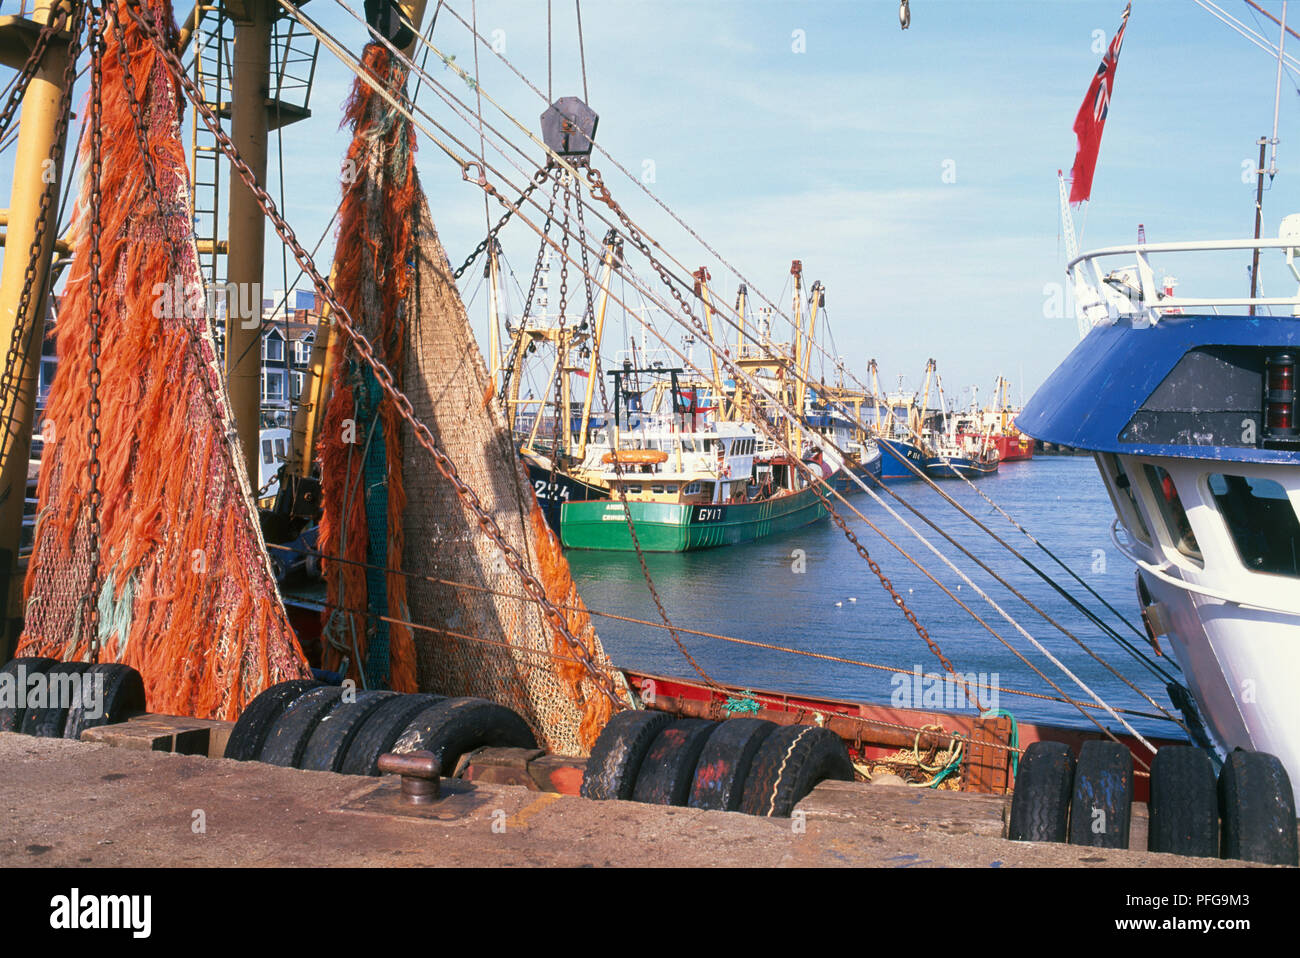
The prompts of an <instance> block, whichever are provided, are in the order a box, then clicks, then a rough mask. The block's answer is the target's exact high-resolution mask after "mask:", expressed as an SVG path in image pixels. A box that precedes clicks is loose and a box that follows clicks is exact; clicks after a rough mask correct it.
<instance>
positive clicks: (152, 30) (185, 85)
mask: <svg viewBox="0 0 1300 958" xmlns="http://www.w3.org/2000/svg"><path fill="white" fill-rule="evenodd" d="M125 3H126V6H127V13H128V15H129V16H130V17H131V18H132V20H134V21H135V22H136V24H137V25H138V26H139V27H140V28H141V29H142V30H143V31H144V32H145V34H146V35H147V36H148V37H149V39H150V41H151V42H152V43H153V45H154V47H155V49H156V50H157V52H158V54H159V55H160V56H161V57H162V59H163V62H164V63H166V64H167V66H168V68H169V70H170V72H171V73H172V75H173V77H174V78H175V79H176V80H177V81H178V82H179V83H180V86H181V89H182V90H183V92H184V93H185V96H186V98H187V99H188V100H189V101H190V102H191V104H192V105H193V107H194V109H195V112H196V113H197V114H198V115H199V116H201V117H202V119H203V122H204V125H205V126H207V127H208V129H209V130H210V131H211V132H212V134H213V137H214V139H215V140H216V142H217V145H218V146H219V147H220V148H221V151H222V152H223V153H224V154H225V155H226V157H227V158H228V159H229V160H230V163H231V166H232V168H233V171H234V172H235V173H237V174H238V175H239V177H240V179H241V180H242V181H243V182H244V184H245V185H246V186H247V187H248V189H249V190H250V191H251V192H252V193H253V195H254V197H255V198H256V199H257V201H258V204H259V205H260V206H261V208H262V212H263V213H264V214H265V215H266V217H267V218H268V219H269V220H270V221H271V225H272V226H273V227H274V228H275V231H276V233H277V235H278V236H279V237H280V239H281V240H282V241H283V242H284V243H285V244H286V245H287V246H288V247H289V249H290V250H291V251H292V253H293V256H294V259H295V260H296V261H297V263H298V265H299V266H300V267H301V268H302V270H303V272H304V273H306V274H307V276H309V277H310V278H311V281H312V284H313V285H314V286H315V288H316V291H317V293H319V294H320V296H321V298H322V299H323V300H324V301H325V303H326V304H327V305H328V306H329V307H330V309H331V311H332V313H333V318H334V322H335V323H336V324H337V325H338V326H339V328H340V329H341V330H342V331H343V333H344V335H346V336H347V337H348V339H349V340H350V341H351V343H352V345H353V347H354V348H355V349H356V350H357V353H358V355H359V357H360V358H361V359H362V360H363V361H364V362H365V363H366V364H367V365H368V366H370V368H371V370H372V372H373V373H374V375H375V379H376V380H377V381H378V383H379V386H380V388H381V389H382V390H383V391H384V393H385V394H386V395H387V396H388V398H389V399H390V400H391V401H392V403H393V405H394V408H395V409H396V411H397V414H398V415H399V416H400V417H401V418H402V420H403V421H404V422H406V424H407V425H408V426H409V427H410V429H411V432H412V435H413V436H414V438H415V440H416V442H417V443H419V445H420V446H421V447H423V448H424V449H425V451H427V452H428V453H429V455H430V456H431V457H432V458H433V461H434V465H435V467H436V468H437V469H438V471H439V472H440V473H441V474H442V476H443V477H444V478H445V479H446V480H447V481H448V482H450V483H451V485H452V488H453V489H454V490H455V492H456V494H457V496H458V497H459V498H460V499H461V501H462V503H464V505H465V506H466V507H467V508H468V509H469V510H470V512H472V513H473V514H474V516H475V518H476V519H477V520H478V524H479V527H480V528H481V529H482V530H483V532H484V533H485V534H486V535H487V536H488V538H489V539H491V540H492V542H493V543H494V544H495V545H496V546H497V548H499V549H500V550H501V553H502V557H503V558H504V560H505V563H506V565H507V567H508V568H509V569H510V570H511V571H512V572H514V573H515V574H516V575H517V576H518V577H519V579H520V582H521V583H522V584H523V586H524V589H525V590H526V591H527V592H528V593H529V595H530V596H531V597H532V599H533V601H535V602H536V603H537V605H538V607H539V608H540V609H541V610H542V612H543V614H544V616H545V618H546V620H547V621H548V623H549V624H550V625H551V627H552V628H553V629H554V630H555V632H556V633H557V634H558V635H559V636H560V638H561V640H562V641H563V642H564V643H565V645H567V646H568V647H569V651H570V652H571V653H572V654H573V656H574V658H575V659H576V660H577V661H578V662H579V664H581V665H582V666H583V668H584V669H585V670H586V672H587V674H588V675H589V676H590V678H591V680H592V682H593V683H594V684H595V685H596V687H597V688H598V689H599V690H600V691H601V693H602V694H604V695H605V696H606V697H608V698H609V700H610V701H611V702H612V703H613V704H614V706H615V707H616V708H620V709H621V708H625V707H626V703H625V702H624V701H623V700H622V699H620V698H619V695H618V691H617V688H616V687H615V685H614V680H613V678H612V677H611V676H609V675H608V674H606V673H605V672H603V671H602V670H601V669H600V667H599V666H598V665H597V664H596V662H595V661H594V659H593V658H592V655H591V652H590V651H589V650H588V649H587V647H586V646H585V645H584V644H583V643H582V642H581V641H580V640H579V639H578V638H577V637H576V636H575V635H573V633H572V631H571V630H570V629H569V625H568V622H567V620H566V618H565V616H564V614H563V613H562V612H561V611H560V610H559V609H558V608H557V607H556V606H555V604H554V603H553V602H551V600H550V598H549V597H548V596H547V594H546V588H545V586H543V585H542V583H541V582H540V581H538V579H537V578H536V577H535V576H534V575H533V574H532V573H531V572H529V571H528V570H527V569H526V568H524V560H523V557H522V556H521V555H520V554H519V552H518V550H516V549H515V547H514V546H512V545H511V544H510V543H509V542H507V541H506V538H505V534H504V532H503V531H502V530H501V527H500V525H499V524H498V523H497V521H496V518H495V517H494V516H493V515H492V514H491V513H490V512H488V511H487V509H486V507H484V505H483V503H482V500H481V499H480V498H479V496H478V494H477V493H476V492H475V491H474V489H473V488H472V487H470V486H469V485H468V484H467V483H466V482H465V481H464V480H463V479H461V478H460V475H459V473H458V471H457V469H456V464H455V463H454V462H453V461H452V460H451V458H450V457H449V456H448V455H447V454H446V453H445V452H443V451H442V449H441V448H439V446H438V445H437V443H436V441H435V440H434V437H433V434H432V433H431V432H430V430H429V427H428V426H426V425H425V424H424V423H423V422H421V421H420V419H419V418H418V417H417V416H416V415H415V411H414V409H413V407H412V406H411V400H410V399H409V398H408V397H407V396H406V394H405V393H404V392H402V391H401V390H400V389H398V388H397V385H396V383H395V381H394V379H393V374H392V373H391V372H390V371H389V369H388V367H387V366H386V365H385V364H384V363H383V362H382V361H381V360H379V359H378V358H377V357H376V356H375V354H374V346H373V345H372V344H371V343H370V341H369V339H367V338H366V336H365V335H364V334H363V333H361V332H360V331H359V330H358V329H357V328H356V327H355V326H354V325H353V322H352V317H351V315H350V314H349V313H348V311H347V309H346V308H345V307H344V306H343V304H342V303H340V302H339V300H338V298H337V297H336V296H335V294H334V290H333V288H332V287H331V286H330V284H329V281H328V280H327V279H326V278H325V277H324V276H322V275H321V274H320V271H319V270H317V269H316V265H315V263H313V262H312V259H311V256H310V254H308V253H307V251H306V250H305V249H304V248H303V246H302V244H301V243H299V241H298V238H297V235H296V234H295V233H294V231H293V228H292V227H291V226H290V225H289V224H288V222H286V221H285V219H284V217H283V216H281V214H280V212H279V210H278V208H277V207H276V205H275V200H274V199H272V198H271V196H270V194H269V193H267V192H266V190H265V189H263V188H262V186H261V185H260V184H259V183H258V181H257V177H256V176H255V175H254V173H253V171H252V170H251V169H250V168H249V166H248V164H247V163H246V162H245V161H244V159H243V158H242V157H241V156H240V154H239V150H238V148H237V147H236V146H235V144H234V143H233V142H232V141H231V139H230V137H229V136H228V135H227V134H226V133H225V131H224V130H223V129H222V127H221V122H220V120H219V119H218V118H217V117H216V116H215V115H214V114H213V112H212V109H211V108H210V107H209V106H208V104H207V102H206V101H205V100H204V98H203V94H202V92H201V91H200V90H199V89H198V88H197V86H196V85H195V83H194V81H193V80H192V79H191V78H190V77H189V75H188V74H187V72H186V70H185V68H184V66H183V65H182V63H181V61H180V59H179V57H178V56H177V55H176V53H175V52H174V51H173V50H172V49H171V47H170V46H169V45H168V44H167V42H166V41H165V39H164V38H163V36H162V34H161V33H160V31H159V30H158V28H157V26H156V25H155V24H154V22H153V15H152V14H151V13H150V12H149V11H148V10H145V9H143V8H142V3H141V0H125ZM490 193H491V194H492V195H494V196H496V197H497V198H498V199H501V197H500V194H499V193H497V192H496V190H495V189H492V190H490ZM501 202H503V203H504V202H505V200H504V199H501Z"/></svg>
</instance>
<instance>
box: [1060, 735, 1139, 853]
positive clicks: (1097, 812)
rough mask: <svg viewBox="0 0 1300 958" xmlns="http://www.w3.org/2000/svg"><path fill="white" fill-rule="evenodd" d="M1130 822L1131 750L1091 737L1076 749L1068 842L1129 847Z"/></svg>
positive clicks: (1131, 809) (1131, 790) (1131, 818)
mask: <svg viewBox="0 0 1300 958" xmlns="http://www.w3.org/2000/svg"><path fill="white" fill-rule="evenodd" d="M1132 822H1133V753H1132V752H1130V751H1129V750H1128V749H1127V748H1125V747H1124V746H1123V745H1121V744H1120V743H1119V742H1109V741H1099V740H1097V739H1092V740H1090V741H1087V742H1084V743H1083V747H1082V748H1080V749H1079V764H1078V765H1077V766H1076V767H1075V770H1074V792H1073V795H1072V796H1071V798H1070V844H1071V845H1088V846H1090V847H1092V848H1128V836H1129V826H1130V825H1131V824H1132Z"/></svg>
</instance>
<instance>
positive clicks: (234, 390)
mask: <svg viewBox="0 0 1300 958" xmlns="http://www.w3.org/2000/svg"><path fill="white" fill-rule="evenodd" d="M236 6H239V5H237V4H230V5H228V6H227V10H228V11H229V12H230V13H231V16H232V19H233V20H234V23H235V50H234V55H233V60H234V63H233V64H232V67H233V69H232V72H231V112H232V116H231V122H230V133H231V139H232V140H234V143H235V146H236V148H238V150H239V155H240V156H242V157H243V159H244V162H245V163H247V164H248V167H249V169H251V170H252V171H253V175H254V176H255V177H256V178H257V182H259V183H263V184H264V183H265V182H266V141H267V125H268V113H267V108H266V100H267V93H268V89H267V87H268V83H269V79H270V72H271V22H272V13H271V8H272V7H276V8H277V9H278V4H275V3H273V2H272V0H247V2H246V3H244V4H242V6H243V9H242V10H236ZM228 236H229V239H230V252H229V253H228V254H227V256H226V278H227V287H226V289H227V296H226V363H225V366H226V385H227V388H228V389H229V390H230V407H231V411H232V412H233V413H234V418H235V425H236V428H237V430H238V432H239V440H240V443H241V444H242V445H243V449H244V462H245V465H246V466H247V468H248V479H249V482H251V483H252V484H253V486H254V487H256V486H257V477H258V451H257V450H258V432H259V429H260V427H261V399H262V348H261V346H262V344H261V339H262V269H263V260H264V258H265V252H266V220H265V218H264V216H263V213H262V207H261V206H260V205H259V203H258V202H257V197H256V196H254V195H253V191H252V190H250V189H249V188H248V185H247V184H245V183H244V181H243V180H242V179H240V177H239V176H238V175H237V174H234V173H233V171H232V175H231V177H230V213H229V229H228ZM286 348H288V344H286Z"/></svg>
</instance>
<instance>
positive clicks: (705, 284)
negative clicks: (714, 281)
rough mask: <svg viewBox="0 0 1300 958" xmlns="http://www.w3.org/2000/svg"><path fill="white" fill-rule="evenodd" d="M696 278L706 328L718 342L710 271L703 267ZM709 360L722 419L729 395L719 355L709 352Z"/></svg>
mask: <svg viewBox="0 0 1300 958" xmlns="http://www.w3.org/2000/svg"><path fill="white" fill-rule="evenodd" d="M694 276H695V295H696V296H698V297H699V298H700V302H702V303H703V304H704V327H705V329H707V330H708V333H709V341H710V342H717V339H716V338H714V335H713V306H712V304H711V303H710V302H709V271H708V270H707V269H705V268H704V267H703V266H701V267H700V268H699V269H697V270H696V271H695V273H694ZM709 359H710V360H712V362H713V385H712V389H713V395H714V403H715V404H716V406H717V415H718V418H719V419H722V418H723V416H724V413H725V407H726V403H727V394H726V392H725V391H724V390H723V388H722V373H721V372H720V371H719V370H718V354H717V353H715V352H714V351H713V350H709Z"/></svg>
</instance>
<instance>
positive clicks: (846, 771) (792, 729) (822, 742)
mask: <svg viewBox="0 0 1300 958" xmlns="http://www.w3.org/2000/svg"><path fill="white" fill-rule="evenodd" d="M826 779H834V780H835V781H840V782H851V781H853V762H852V760H850V758H849V750H848V748H847V747H846V746H845V744H844V741H843V739H841V738H840V737H839V736H838V735H836V734H835V733H834V732H832V731H831V730H830V729H828V728H822V727H821V726H819V725H785V726H782V727H781V728H778V729H777V730H776V731H775V732H773V733H772V734H771V735H769V736H767V738H766V739H764V741H763V744H762V745H760V746H759V747H758V751H757V752H756V753H755V754H754V761H753V762H752V763H751V764H750V767H749V774H748V776H747V777H746V781H745V791H744V795H743V796H742V797H741V800H740V810H741V811H742V812H746V813H748V814H750V815H766V816H769V817H772V818H789V817H790V813H791V812H792V811H794V807H795V805H797V804H798V803H799V801H800V800H801V799H802V798H803V797H804V796H805V795H807V794H808V793H809V792H811V791H812V790H813V788H815V787H816V785H817V783H818V782H822V781H825V780H826Z"/></svg>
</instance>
